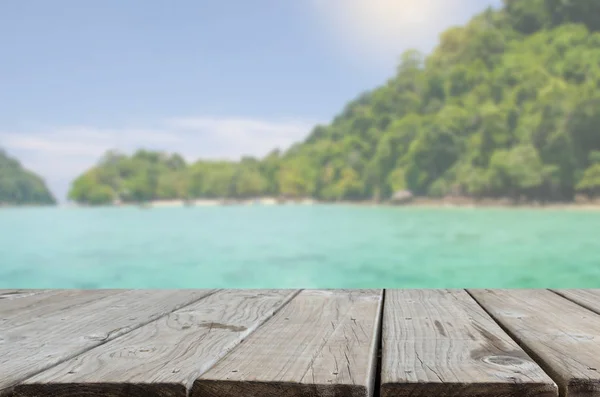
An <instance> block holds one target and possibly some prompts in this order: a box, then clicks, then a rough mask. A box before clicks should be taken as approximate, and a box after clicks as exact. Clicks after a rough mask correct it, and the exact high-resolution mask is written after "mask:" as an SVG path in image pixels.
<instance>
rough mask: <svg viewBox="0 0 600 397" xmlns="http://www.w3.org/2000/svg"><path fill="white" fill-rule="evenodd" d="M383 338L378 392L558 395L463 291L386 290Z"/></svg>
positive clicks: (385, 395)
mask: <svg viewBox="0 0 600 397" xmlns="http://www.w3.org/2000/svg"><path fill="white" fill-rule="evenodd" d="M382 342H383V343H382V346H383V349H382V365H381V383H382V384H381V395H382V396H383V397H392V396H414V397H418V396H423V397H428V396H440V397H442V396H464V397H468V396H514V397H520V396H533V395H535V396H548V397H550V396H556V395H557V394H558V392H557V387H556V385H555V384H554V382H553V381H552V380H551V379H550V378H549V377H548V376H547V375H546V374H545V373H544V372H543V370H542V369H541V368H540V367H539V366H538V365H537V364H536V363H535V362H534V361H533V360H532V359H531V358H530V357H529V356H528V355H527V354H526V353H525V352H524V351H523V350H522V349H521V348H520V347H519V346H518V345H517V344H516V343H515V342H514V341H513V340H512V339H511V338H510V337H509V336H508V335H507V334H506V333H505V332H504V331H503V330H502V329H501V328H500V327H499V326H498V325H497V324H496V323H495V322H494V321H493V320H492V318H491V317H490V316H489V315H488V314H487V313H486V312H485V311H484V310H483V309H482V308H481V307H480V306H479V305H478V304H477V303H476V302H475V301H474V300H473V299H472V298H471V297H470V296H469V295H468V294H467V293H466V292H465V291H463V290H387V291H386V296H385V310H384V315H383V341H382Z"/></svg>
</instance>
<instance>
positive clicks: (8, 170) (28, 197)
mask: <svg viewBox="0 0 600 397" xmlns="http://www.w3.org/2000/svg"><path fill="white" fill-rule="evenodd" d="M48 204H55V200H54V197H53V196H52V194H51V193H50V191H48V188H47V187H46V184H45V183H44V181H43V180H42V178H40V177H39V176H37V175H35V174H34V173H33V172H30V171H27V170H25V169H23V167H21V164H19V162H18V161H17V160H14V159H12V158H10V157H8V155H7V154H6V153H4V151H2V150H0V206H2V205H48Z"/></svg>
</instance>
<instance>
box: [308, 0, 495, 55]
mask: <svg viewBox="0 0 600 397" xmlns="http://www.w3.org/2000/svg"><path fill="white" fill-rule="evenodd" d="M500 3H501V1H500V0H312V4H313V7H314V9H315V10H316V12H317V15H318V16H320V17H321V21H322V22H323V24H324V25H325V26H326V28H327V29H328V32H329V34H331V35H332V36H333V37H334V38H335V40H336V45H338V46H339V47H340V48H341V49H342V50H343V51H344V52H346V53H347V54H350V55H353V56H354V57H356V58H357V59H359V60H361V61H363V62H371V63H372V62H384V63H386V64H389V63H390V62H394V63H395V62H396V60H397V59H398V57H399V55H400V54H401V53H402V52H403V51H404V50H406V49H408V48H417V49H419V50H422V51H429V50H431V49H432V48H433V47H434V46H435V44H436V43H437V41H438V36H439V34H440V33H441V32H442V31H443V30H445V29H447V28H448V27H450V26H453V25H458V24H464V23H465V22H466V21H468V20H469V19H470V18H471V17H472V16H473V15H474V14H475V13H477V12H480V11H482V10H483V9H485V8H486V7H488V6H490V5H493V6H497V5H499V4H500Z"/></svg>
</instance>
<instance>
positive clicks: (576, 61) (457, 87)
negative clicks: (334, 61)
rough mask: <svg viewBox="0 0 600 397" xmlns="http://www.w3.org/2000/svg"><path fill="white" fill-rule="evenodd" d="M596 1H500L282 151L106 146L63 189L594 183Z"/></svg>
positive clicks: (598, 109)
mask: <svg viewBox="0 0 600 397" xmlns="http://www.w3.org/2000/svg"><path fill="white" fill-rule="evenodd" d="M598 31H600V1H598V0H571V1H568V2H567V1H562V0H506V1H505V6H504V7H503V9H500V10H492V9H488V10H487V11H485V12H483V13H482V14H480V15H478V16H476V17H474V18H473V19H472V20H471V21H470V22H469V23H468V24H467V25H466V26H464V27H456V28H452V29H450V30H447V31H446V32H444V33H443V34H442V35H441V36H440V43H439V45H438V47H437V48H436V50H435V51H434V52H433V53H432V54H431V55H429V56H428V57H424V56H423V55H422V54H420V53H418V52H417V51H408V52H406V53H404V54H403V55H402V57H401V61H400V63H399V66H398V70H397V73H396V75H395V76H394V77H393V78H392V79H390V80H389V81H388V82H387V83H386V84H385V85H384V86H382V87H379V88H377V89H375V90H373V91H371V92H367V93H364V94H362V95H360V96H359V97H358V98H357V99H356V100H354V101H352V102H350V103H349V104H348V105H347V106H346V107H345V109H343V111H342V112H341V113H340V114H339V115H337V116H336V117H335V118H334V120H333V121H332V122H331V123H330V124H329V125H322V126H316V127H315V128H314V129H313V130H312V131H311V132H310V134H309V136H308V138H307V139H306V140H305V141H304V142H301V143H298V144H296V145H294V146H293V147H291V148H290V149H289V150H287V151H286V152H284V153H280V152H278V151H274V152H272V153H271V154H270V155H268V156H267V157H265V158H263V159H252V158H246V159H243V160H242V161H241V162H238V163H228V162H210V161H199V162H197V163H194V164H191V165H186V164H185V162H184V161H183V159H182V158H181V157H179V156H177V155H167V154H161V153H150V152H145V151H140V152H138V153H136V154H135V155H133V156H131V157H128V156H124V155H119V154H115V153H109V154H107V156H106V157H105V158H104V159H103V160H102V161H101V162H100V163H99V164H98V166H96V167H95V168H93V169H91V170H89V171H87V172H86V173H85V174H84V175H82V176H81V177H80V178H78V179H77V180H76V181H75V182H74V184H73V188H72V190H71V193H70V197H71V198H72V199H73V200H76V201H79V202H88V203H95V204H102V203H106V202H110V201H111V200H114V199H121V200H124V201H144V200H152V199H157V198H201V197H240V198H242V197H256V196H265V195H282V196H288V197H306V196H311V197H315V198H318V199H322V200H342V199H343V200H365V199H385V198H387V197H389V196H390V195H391V194H392V193H393V192H394V191H397V190H410V191H411V192H413V193H414V194H416V195H423V196H433V197H444V196H448V195H460V196H469V197H493V198H498V197H508V198H515V199H516V198H526V199H530V200H542V201H563V200H564V201H569V200H573V198H574V196H575V195H576V194H578V193H580V194H585V195H589V196H598V195H600V32H598Z"/></svg>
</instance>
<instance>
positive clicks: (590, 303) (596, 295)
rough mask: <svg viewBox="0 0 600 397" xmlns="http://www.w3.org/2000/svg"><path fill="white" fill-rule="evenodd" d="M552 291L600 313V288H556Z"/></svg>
mask: <svg viewBox="0 0 600 397" xmlns="http://www.w3.org/2000/svg"><path fill="white" fill-rule="evenodd" d="M552 291H554V292H555V293H557V294H559V295H561V296H563V297H565V298H567V299H569V300H571V301H573V302H575V303H577V304H579V305H581V306H583V307H585V308H587V309H589V310H591V311H593V312H596V313H598V314H600V289H554V290H552Z"/></svg>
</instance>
